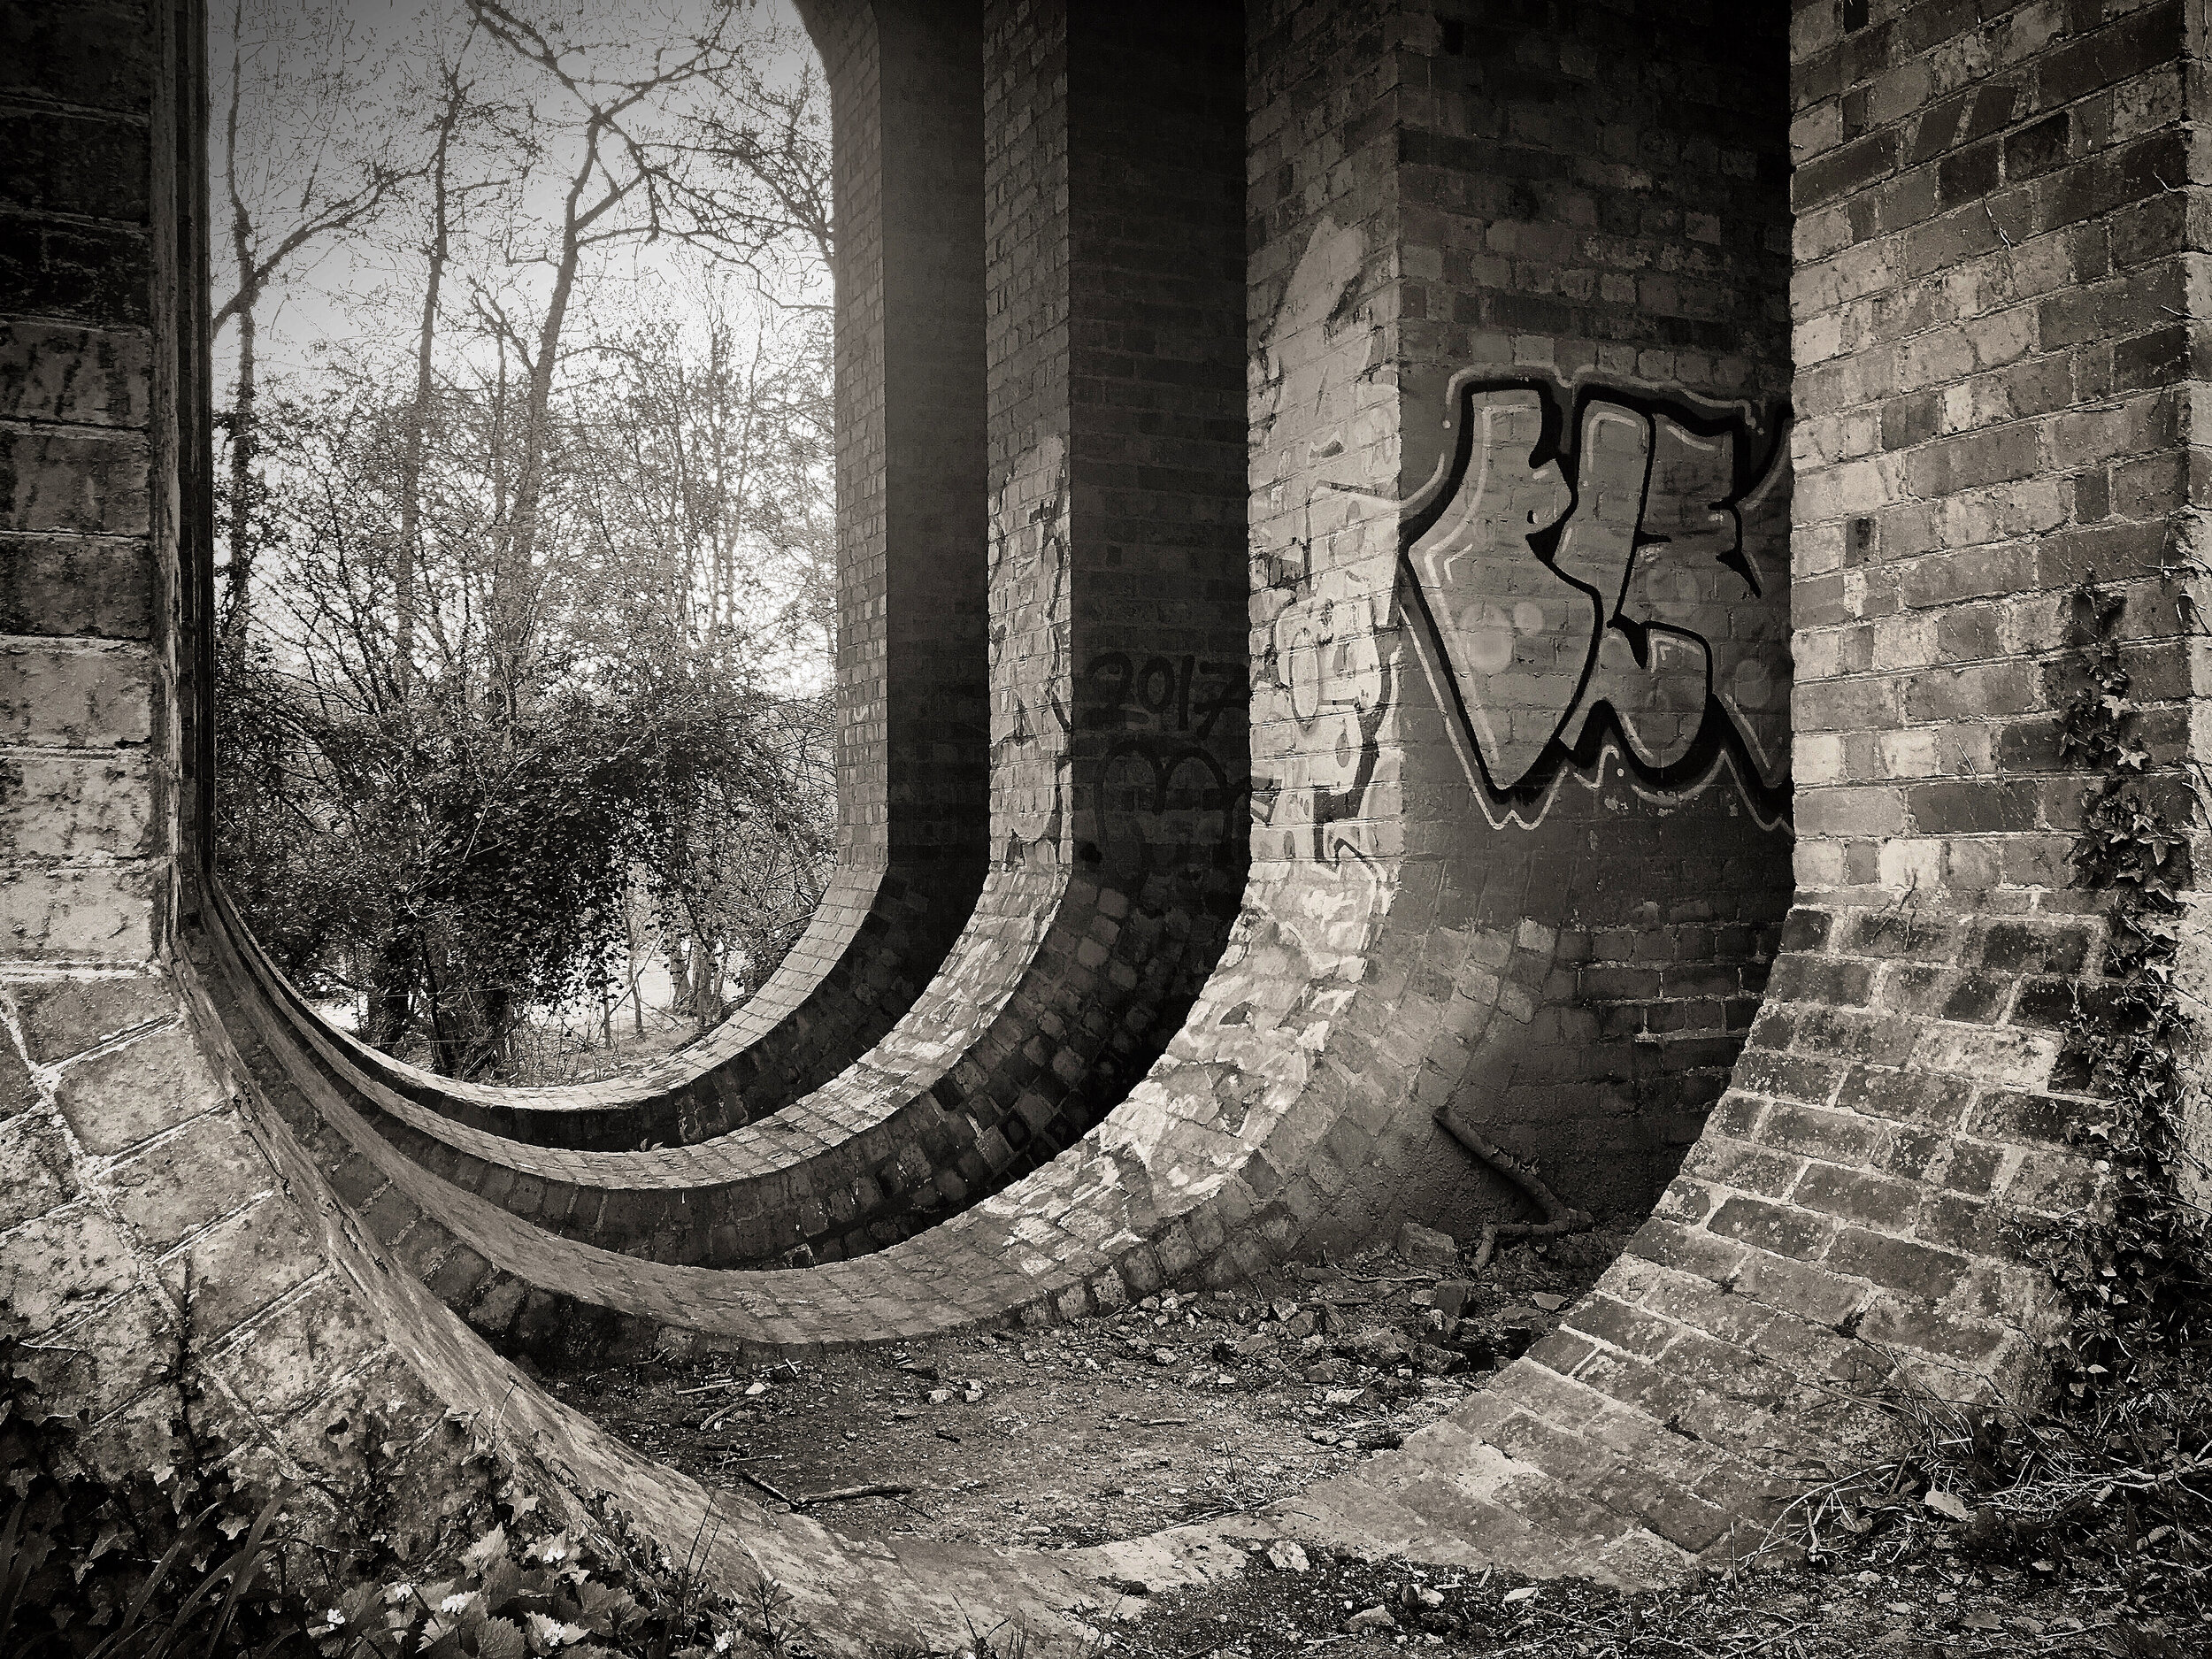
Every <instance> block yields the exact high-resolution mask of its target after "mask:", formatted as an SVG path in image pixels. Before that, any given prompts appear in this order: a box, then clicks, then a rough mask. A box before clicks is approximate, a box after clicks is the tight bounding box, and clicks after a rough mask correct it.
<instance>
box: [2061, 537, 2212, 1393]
mask: <svg viewBox="0 0 2212 1659" xmlns="http://www.w3.org/2000/svg"><path fill="white" fill-rule="evenodd" d="M2125 608H2126V600H2125V598H2124V595H2120V594H2118V593H2116V592H2113V591H2111V590H2110V589H2108V588H2100V587H2098V586H2096V585H2095V584H2094V583H2093V582H2092V581H2085V582H2083V583H2082V584H2081V585H2079V586H2078V587H2077V588H2075V590H2074V593H2073V595H2072V599H2071V604H2070V613H2071V614H2070V635H2071V638H2070V645H2071V648H2072V649H2073V651H2074V654H2075V657H2076V659H2077V661H2078V664H2079V666H2080V668H2081V670H2082V672H2083V677H2084V683H2083V685H2082V687H2081V688H2080V689H2079V690H2078V691H2077V692H2076V694H2075V695H2074V696H2073V697H2072V699H2071V700H2070V702H2069V703H2068V704H2067V706H2066V709H2065V711H2064V714H2063V716H2062V720H2061V723H2060V736H2059V744H2060V755H2061V758H2062V759H2063V760H2066V761H2069V762H2071V763H2074V764H2078V765H2080V766H2082V767H2083V768H2085V770H2087V771H2088V772H2091V773H2092V774H2093V778H2094V781H2093V783H2092V784H2091V785H2090V787H2089V789H2088V790H2087V792H2086V793H2085V795H2084V797H2083V802H2082V806H2083V814H2082V827H2081V830H2080V833H2079V834H2078V836H2077V838H2076V841H2075V844H2074V849H2073V852H2072V855H2071V856H2072V862H2073V865H2074V871H2075V878H2074V879H2075V882H2076V884H2077V885H2078V886H2079V887H2085V888H2089V889H2093V890H2094V891H2096V892H2098V893H2100V894H2102V895H2108V896H2107V902H2106V905H2105V920H2106V926H2107V937H2106V944H2105V951H2104V959H2103V962H2102V964H2101V965H2102V970H2103V979H2102V981H2101V983H2098V984H2095V985H2094V986H2093V987H2083V988H2082V989H2081V990H2080V991H2079V992H2078V994H2077V996H2076V1000H2075V1007H2074V1010H2073V1013H2072V1016H2071V1018H2070V1020H2069V1022H2068V1024H2067V1026H2066V1030H2065V1045H2066V1047H2065V1056H2066V1059H2067V1060H2068V1061H2069V1062H2070V1064H2071V1065H2072V1066H2073V1067H2074V1068H2075V1075H2076V1076H2077V1077H2078V1079H2080V1080H2081V1082H2082V1084H2083V1086H2084V1093H2085V1094H2086V1095H2087V1096H2088V1097H2089V1102H2090V1103H2089V1104H2088V1105H2086V1106H2085V1109H2084V1110H2083V1111H2082V1112H2081V1113H2080V1114H2079V1115H2078V1116H2077V1117H2076V1118H2075V1119H2074V1121H2073V1122H2072V1124H2071V1125H2070V1126H2069V1132H2068V1133H2069V1139H2070V1141H2072V1142H2073V1143H2074V1144H2075V1145H2076V1146H2077V1147H2078V1148H2080V1149H2081V1150H2082V1151H2083V1152H2085V1154H2086V1155H2087V1156H2091V1157H2092V1158H2093V1159H2094V1160H2095V1161H2096V1164H2097V1168H2098V1171H2099V1173H2100V1175H2101V1177H2102V1178H2103V1179H2102V1190H2101V1194H2100V1202H2098V1203H2096V1204H2095V1205H2093V1206H2092V1207H2090V1208H2089V1209H2087V1210H2084V1211H2082V1212H2078V1213H2077V1214H2076V1215H2074V1216H2072V1217H2068V1218H2067V1219H2066V1220H2064V1221H2063V1222H2062V1223H2060V1224H2057V1225H2054V1226H2051V1227H2049V1228H2047V1229H2045V1230H2043V1231H2041V1232H2040V1233H2038V1234H2037V1235H2036V1236H2034V1237H2033V1238H2032V1239H2031V1240H2029V1251H2030V1254H2031V1256H2032V1257H2033V1259H2034V1260H2036V1261H2037V1262H2038V1263H2039V1264H2040V1265H2041V1266H2043V1267H2044V1268H2045V1269H2046V1270H2047V1271H2048V1272H2049V1273H2050V1275H2051V1277H2052V1279H2053V1281H2054V1283H2055V1284H2056V1286H2058V1288H2059V1291H2060V1293H2061V1294H2062V1296H2063V1297H2064V1298H2065V1300H2066V1302H2067V1303H2068V1305H2069V1308H2070V1311H2071V1313H2072V1316H2073V1318H2072V1328H2071V1330H2070V1332H2069V1333H2067V1334H2065V1335H2064V1336H2062V1337H2059V1338H2055V1339H2054V1343H2053V1346H2054V1357H2055V1361H2056V1365H2057V1371H2058V1380H2059V1382H2060V1383H2061V1385H2062V1386H2063V1387H2064V1388H2065V1389H2066V1390H2067V1391H2068V1392H2069V1393H2070V1394H2071V1395H2072V1396H2073V1397H2074V1398H2075V1399H2077V1400H2078V1399H2082V1398H2085V1397H2086V1396H2088V1395H2090V1394H2094V1393H2098V1392H2101V1391H2103V1390H2106V1389H2108V1388H2112V1387H2115V1386H2119V1385H2121V1384H2124V1383H2125V1382H2126V1381H2127V1380H2128V1379H2130V1378H2131V1377H2133V1376H2135V1375H2136V1374H2137V1372H2138V1371H2139V1370H2140V1368H2141V1367H2143V1366H2144V1365H2145V1364H2146V1363H2154V1362H2157V1361H2160V1360H2167V1359H2172V1358H2177V1357H2180V1356H2185V1355H2186V1354H2187V1353H2188V1352H2189V1351H2190V1350H2192V1349H2193V1348H2195V1347H2196V1346H2197V1345H2198V1344H2199V1342H2200V1340H2201V1339H2202V1336H2203V1329H2204V1312H2205V1304H2204V1292H2205V1290H2206V1287H2207V1276H2206V1266H2207V1263H2208V1262H2212V1215H2208V1212H2207V1211H2206V1210H2205V1209H2204V1208H2203V1207H2202V1206H2201V1205H2200V1204H2199V1203H2198V1202H2195V1200H2194V1199H2193V1197H2192V1196H2191V1194H2190V1192H2189V1187H2190V1186H2191V1178H2192V1176H2193V1174H2195V1173H2199V1172H2202V1171H2204V1168H2205V1166H2204V1164H2203V1163H2202V1161H2201V1160H2200V1158H2198V1157H2197V1156H2196V1155H2195V1154H2194V1153H2193V1151H2192V1150H2191V1149H2190V1148H2189V1145H2188V1142H2187V1139H2186V1136H2185V1125H2184V1105H2185V1102H2184V1090H2185V1085H2186V1081H2187V1078H2186V1074H2185V1064H2184V1059H2183V1050H2184V1048H2185V1044H2186V1043H2187V1042H2188V1041H2189V1040H2190V1039H2191V1037H2192V1036H2193V1033H2194V1031H2195V1028H2196V1026H2195V1021H2194V1019H2193V1017H2192V1015H2191V1014H2190V1012H2189V1011H2188V1009H2187V1008H2186V1006H2185V1001H2184V996H2183V994H2182V992H2181V990H2180V988H2179V987H2178V986H2177V984H2176V982H2175V974H2176V968H2177V956H2178V953H2179V949H2180V944H2181V920H2182V912H2183V908H2184V901H2183V899H2182V898H2181V896H2180V894H2179V892H2178V891H2177V888H2179V887H2182V886H2183V885H2185V883H2186V881H2187V880H2188V872H2187V864H2188V851H2187V840H2186V833H2185V826H2182V825H2179V824H2177V823H2176V822H2174V821H2173V819H2172V818H2170V816H2169V815H2168V813H2167V812H2166V811H2165V810H2163V809H2162V806H2161V804H2160V803H2159V800H2158V798H2157V795H2158V793H2159V787H2160V784H2161V780H2162V774H2161V773H2160V772H2159V771H2158V769H2157V767H2156V766H2155V764H2154V761H2153V758H2152V756H2151V753H2150V750H2149V748H2148V746H2147V742H2146V741H2144V740H2143V738H2142V737H2141V735H2140V726H2141V719H2140V709H2139V705H2138V704H2137V703H2135V702H2134V701H2132V700H2131V697H2130V696H2129V692H2130V690H2131V684H2132V680H2131V675H2130V673H2129V672H2128V669H2127V666H2126V664H2125V663H2124V660H2123V650H2122V641H2121V638H2120V628H2119V623H2120V618H2121V616H2122V614H2123V612H2124V610H2125ZM2168 793H2171V791H2169V792H2168Z"/></svg>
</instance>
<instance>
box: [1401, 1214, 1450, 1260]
mask: <svg viewBox="0 0 2212 1659" xmlns="http://www.w3.org/2000/svg"><path fill="white" fill-rule="evenodd" d="M1398 1256H1399V1259H1400V1260H1402V1261H1403V1262H1405V1263H1407V1264H1408V1265H1409V1266H1413V1267H1440V1268H1454V1267H1457V1266H1458V1265H1459V1240H1456V1239H1455V1238H1453V1237H1452V1235H1451V1234H1450V1233H1439V1232H1438V1231H1437V1230H1436V1229H1435V1228H1434V1227H1425V1226H1423V1225H1421V1224H1420V1223H1419V1222H1417V1221H1409V1222H1407V1223H1406V1224H1405V1225H1403V1226H1402V1227H1400V1228H1399V1229H1398Z"/></svg>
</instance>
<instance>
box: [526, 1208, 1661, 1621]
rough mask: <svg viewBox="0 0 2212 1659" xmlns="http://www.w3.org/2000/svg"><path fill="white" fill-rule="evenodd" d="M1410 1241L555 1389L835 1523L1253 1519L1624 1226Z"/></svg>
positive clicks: (1491, 1361)
mask: <svg viewBox="0 0 2212 1659" xmlns="http://www.w3.org/2000/svg"><path fill="white" fill-rule="evenodd" d="M1423 1231H1424V1232H1426V1233H1428V1234H1429V1240H1439V1239H1440V1240H1444V1245H1443V1247H1442V1249H1443V1250H1448V1252H1449V1254H1448V1258H1447V1257H1446V1256H1443V1255H1442V1254H1441V1252H1440V1249H1439V1247H1436V1246H1435V1245H1433V1244H1432V1242H1429V1241H1428V1240H1419V1239H1416V1240H1413V1241H1412V1242H1413V1243H1414V1245H1415V1246H1416V1247H1417V1248H1421V1249H1424V1250H1427V1251H1429V1252H1430V1254H1431V1257H1432V1260H1435V1261H1436V1262H1437V1264H1436V1265H1433V1266H1429V1267H1422V1266H1419V1265H1417V1264H1416V1263H1412V1262H1409V1261H1407V1260H1406V1259H1404V1257H1403V1256H1400V1255H1394V1254H1392V1253H1387V1252H1377V1253H1374V1254H1372V1255H1371V1256H1365V1257H1363V1258H1361V1259H1359V1260H1357V1261H1354V1262H1348V1263H1332V1264H1328V1265H1310V1266H1303V1267H1296V1268H1291V1269H1287V1270H1286V1271H1283V1272H1282V1273H1280V1274H1279V1275H1278V1276H1277V1277H1275V1278H1274V1279H1271V1280H1269V1281H1268V1282H1266V1283H1264V1284H1261V1285H1256V1286H1250V1287H1248V1288H1246V1289H1241V1290H1238V1291H1224V1292H1187V1291H1169V1292H1164V1293H1163V1294H1159V1295H1156V1296H1148V1297H1146V1298H1144V1299H1143V1301H1141V1302H1139V1303H1138V1304H1137V1305H1135V1306H1134V1307H1132V1308H1130V1309H1128V1310H1125V1311H1124V1312H1122V1313H1119V1314H1117V1315H1114V1316H1110V1317H1099V1318H1091V1319H1086V1320H1081V1321H1078V1322H1076V1323H1074V1324H1072V1325H1064V1326H1059V1327H1055V1328H1051V1329H1047V1330H1041V1331H990V1332H979V1333H970V1334H967V1335H963V1336H957V1337H952V1338H947V1339H943V1340H938V1341H934V1342H930V1343H926V1344H916V1345H914V1346H913V1347H911V1348H906V1349H896V1350H877V1351H872V1352H863V1353H856V1354H840V1355H833V1356H828V1357H826V1358H825V1359H822V1360H820V1361H818V1362H784V1363H778V1364H775V1365H767V1366H760V1367H749V1366H741V1365H734V1364H732V1363H728V1362H727V1361H726V1359H724V1358H721V1357H718V1356H712V1355H704V1354H700V1355H692V1356H685V1357H681V1358H664V1359H660V1360H656V1361H652V1362H649V1363H644V1364H641V1365H632V1366H626V1367H621V1368H617V1369H612V1370H600V1371H586V1372H578V1373H569V1374H563V1375H559V1376H556V1377H554V1378H553V1379H551V1382H552V1386H554V1388H555V1389H556V1391H557V1393H559V1394H561V1395H562V1397H563V1398H565V1399H566V1400H568V1401H569V1402H571V1403H572V1404H575V1405H578V1406H580V1407H581V1408H583V1409H586V1410H588V1411H589V1412H591V1413H592V1414H593V1415H595V1416H596V1417H599V1418H600V1419H601V1420H602V1421H603V1422H604V1423H605V1424H606V1425H608V1426H609V1427H610V1428H611V1429H612V1430H613V1431H614V1432H617V1433H618V1434H619V1435H621V1436H622V1437H623V1438H624V1439H626V1440H629V1441H630V1442H631V1443H632V1444H633V1445H634V1446H636V1447H638V1448H640V1449H641V1450H642V1451H646V1452H648V1453H650V1454H651V1455H654V1456H656V1457H659V1458H663V1459H665V1460H667V1461H668V1462H670V1463H674V1464H675V1465H676V1466H677V1467H679V1468H680V1469H682V1470H684V1471H686V1472H687V1473H689V1474H691V1475H693V1476H695V1477H696V1478H697V1479H700V1480H701V1481H703V1482H704V1483H705V1484H707V1485H709V1486H727V1487H732V1488H733V1489H736V1490H739V1491H741V1492H743V1493H744V1494H746V1495H747V1496H748V1497H749V1498H750V1499H752V1500H754V1501H755V1502H761V1501H764V1500H765V1501H768V1502H771V1503H777V1502H787V1503H788V1504H790V1505H791V1506H793V1507H796V1508H802V1509H809V1510H810V1511H813V1510H815V1509H817V1508H818V1509H819V1512H820V1514H821V1515H822V1516H823V1517H824V1518H825V1519H826V1520H828V1521H829V1522H830V1523H831V1524H832V1525H835V1526H837V1527H838V1528H839V1529H840V1530H841V1531H844V1532H850V1533H856V1534H860V1535H864V1536H871V1537H886V1538H928V1539H937V1540H951V1541H962V1542H971V1543H985V1544H1000V1545H1007V1544H1016V1545H1030V1546H1042V1547H1053V1546H1065V1545H1074V1544H1094V1543H1102V1542H1105V1541H1108V1540H1113V1539H1122V1538H1129V1537H1133V1536H1139V1535H1141V1534H1143V1533H1145V1532H1151V1531H1155V1530H1156V1529H1158V1528H1160V1527H1164V1526H1169V1525H1176V1524H1178V1523H1181V1522H1186V1521H1193V1520H1199V1519H1204V1518H1209V1517H1218V1516H1223V1515H1230V1514H1235V1513H1239V1512H1241V1511H1245V1510H1249V1509H1258V1508H1261V1507H1263V1506H1264V1505H1266V1504H1267V1503H1270V1502H1273V1501H1274V1500H1276V1499H1278V1498H1280V1497H1283V1496H1286V1495H1287V1494H1291V1493H1294V1492H1297V1491H1299V1490H1301V1489H1302V1488H1303V1487H1304V1486H1308V1485H1310V1483H1312V1482H1313V1481H1315V1480H1317V1479H1325V1478H1326V1477H1328V1476H1331V1475H1334V1474H1339V1473H1341V1472H1343V1471H1346V1470H1348V1469H1349V1468H1351V1467H1352V1466H1353V1465H1354V1464H1356V1463H1357V1462H1358V1461H1359V1460H1360V1459H1362V1458H1364V1457H1368V1456H1371V1455H1373V1454H1374V1453H1376V1452H1378V1451H1383V1450H1387V1449H1390V1448H1395V1447H1397V1446H1399V1445H1402V1443H1403V1441H1404V1440H1405V1439H1406V1437H1407V1436H1409V1435H1411V1434H1414V1433H1417V1432H1419V1431H1420V1430H1421V1429H1423V1428H1425V1427H1426V1426H1427V1425H1429V1424H1431V1423H1433V1422H1434V1421H1436V1420H1437V1419H1438V1418H1439V1417H1441V1416H1443V1415H1444V1413H1446V1412H1447V1411H1448V1410H1449V1409H1451V1407H1452V1406H1454V1405H1455V1404H1457V1403H1458V1402H1461V1401H1462V1400H1463V1399H1464V1398H1465V1397H1466V1394H1467V1392H1468V1390H1469V1389H1471V1388H1477V1387H1480V1386H1482V1385H1483V1383H1484V1381H1485V1379H1486V1378H1488V1377H1489V1376H1491V1375H1492V1374H1494V1372H1495V1371H1497V1370H1498V1368H1499V1367H1500V1366H1502V1365H1503V1364H1505V1363H1508V1362H1509V1361H1510V1360H1511V1359H1513V1358H1514V1357H1516V1356H1518V1355H1519V1354H1521V1353H1523V1352H1525V1350H1526V1349H1527V1348H1528V1347H1529V1345H1530V1344H1531V1343H1532V1342H1534V1341H1536V1340H1539V1339H1540V1337H1542V1336H1543V1335H1544V1334H1545V1333H1547V1332H1548V1331H1549V1330H1550V1329H1551V1328H1552V1327H1553V1326H1554V1325H1556V1324H1557V1322H1558V1318H1559V1315H1560V1312H1561V1311H1562V1310H1564V1309H1565V1308H1566V1307H1567V1306H1569V1305H1570V1304H1571V1301H1572V1299H1573V1298H1574V1297H1575V1296H1576V1295H1578V1294H1579V1293H1580V1292H1581V1291H1582V1290H1584V1289H1585V1288H1586V1287H1587V1286H1588V1285H1589V1284H1591V1283H1592V1282H1593V1281H1594V1279H1596V1277H1597V1275H1598V1273H1599V1272H1600V1271H1602V1269H1603V1267H1604V1266H1605V1264H1606V1263H1607V1262H1609V1260H1610V1259H1611V1258H1612V1256H1614V1255H1615V1254H1616V1253H1617V1251H1618V1249H1619V1248H1620V1247H1621V1245H1622V1244H1623V1243H1624V1241H1625V1239H1626V1233H1625V1231H1621V1230H1617V1231H1614V1232H1612V1233H1586V1234H1581V1235H1578V1236H1576V1237H1574V1238H1571V1239H1564V1240H1557V1241H1555V1242H1553V1243H1551V1244H1550V1245H1548V1246H1537V1247H1531V1246H1525V1245H1524V1246H1519V1247H1516V1248H1509V1249H1505V1250H1502V1251H1501V1252H1499V1254H1498V1256H1497V1259H1496V1260H1495V1261H1494V1262H1493V1263H1491V1265H1490V1266H1489V1268H1488V1269H1486V1271H1483V1272H1481V1273H1480V1274H1471V1273H1468V1272H1466V1271H1463V1268H1462V1266H1461V1263H1462V1261H1463V1257H1462V1256H1461V1255H1460V1253H1459V1252H1458V1250H1457V1248H1456V1247H1455V1246H1454V1245H1453V1243H1452V1240H1450V1239H1449V1238H1448V1235H1445V1234H1442V1233H1434V1232H1433V1231H1432V1230H1428V1229H1424V1230H1423ZM1546 1304H1548V1306H1547V1305H1546ZM894 1486H895V1487H901V1488H904V1489H905V1490H902V1491H899V1492H895V1493H894V1492H889V1491H887V1490H884V1488H888V1487H894ZM770 1494H774V1495H773V1496H772V1497H771V1495H770ZM1287 1548H1290V1549H1292V1550H1294V1549H1295V1546H1289V1547H1287ZM1355 1610H1356V1609H1355Z"/></svg>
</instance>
